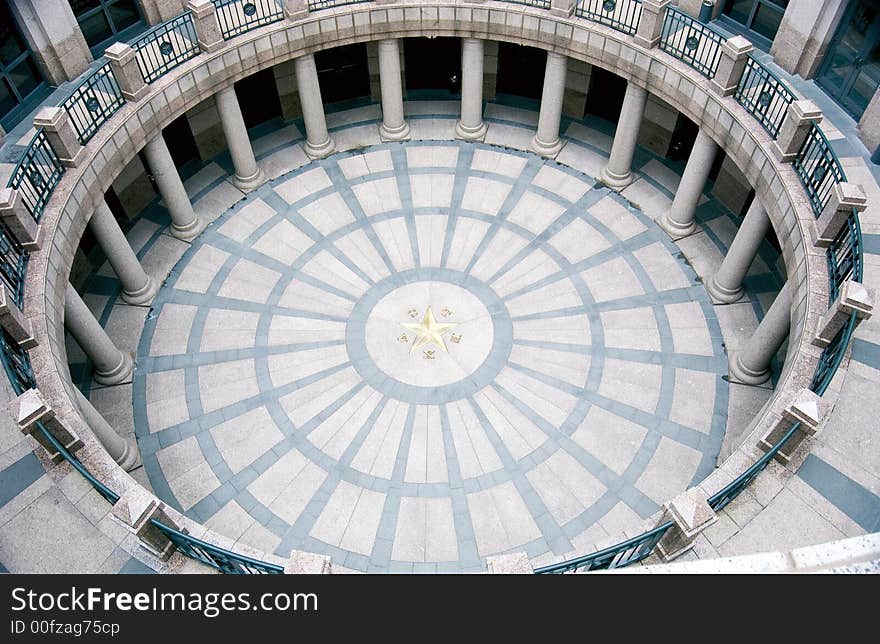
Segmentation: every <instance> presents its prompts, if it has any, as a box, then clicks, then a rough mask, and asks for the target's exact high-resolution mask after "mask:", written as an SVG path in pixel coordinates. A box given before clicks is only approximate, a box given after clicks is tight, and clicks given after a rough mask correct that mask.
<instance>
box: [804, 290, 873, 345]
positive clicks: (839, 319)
mask: <svg viewBox="0 0 880 644" xmlns="http://www.w3.org/2000/svg"><path fill="white" fill-rule="evenodd" d="M873 312H874V290H873V289H871V288H868V287H867V286H865V285H864V284H861V283H859V282H856V281H855V280H849V281H847V282H844V284H843V286H842V287H841V289H840V293H838V295H837V299H835V300H834V302H832V303H831V306H830V307H828V311H826V312H825V315H823V316H822V319H821V320H820V321H819V331H818V333H816V337H815V338H813V345H814V346H817V347H823V348H824V347H827V346H828V345H829V344H831V343H832V342H833V341H834V338H835V337H836V336H837V334H838V332H839V331H840V330H841V329H842V328H843V327H844V326H846V324H847V323H848V322H849V319H850V316H852V314H853V313H855V314H856V325H858V324H860V323H861V322H863V321H864V320H868V319H870V318H871V314H872V313H873Z"/></svg>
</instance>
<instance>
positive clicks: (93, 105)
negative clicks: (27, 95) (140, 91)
mask: <svg viewBox="0 0 880 644" xmlns="http://www.w3.org/2000/svg"><path fill="white" fill-rule="evenodd" d="M123 105H125V99H124V98H123V97H122V91H121V90H120V89H119V84H118V83H117V82H116V77H115V76H114V75H113V70H112V69H110V63H109V61H108V62H106V63H104V64H103V65H102V66H101V67H99V68H98V69H96V70H95V71H93V72H92V73H91V74H89V75H88V76H86V78H85V79H84V80H83V82H82V83H80V85H79V86H78V87H77V88H76V89H74V90H73V92H71V93H70V96H68V97H67V98H66V99H64V101H62V103H61V107H62V108H64V110H65V111H66V112H67V116H68V118H69V119H70V123H71V125H72V126H73V130H74V131H75V132H76V136H77V138H78V139H79V142H80V144H81V145H85V144H86V143H88V142H89V141H91V140H92V137H93V136H95V133H96V132H97V131H98V129H99V128H100V127H101V126H102V125H103V124H104V122H105V121H106V120H107V119H109V118H110V117H111V116H113V115H114V114H115V113H116V110H118V109H119V108H120V107H122V106H123Z"/></svg>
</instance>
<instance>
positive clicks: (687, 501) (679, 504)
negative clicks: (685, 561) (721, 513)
mask: <svg viewBox="0 0 880 644" xmlns="http://www.w3.org/2000/svg"><path fill="white" fill-rule="evenodd" d="M670 520H671V521H673V523H674V525H673V526H672V527H671V528H669V530H667V531H666V534H664V535H663V538H662V539H660V541H659V542H658V543H657V549H656V552H657V555H658V556H659V557H660V560H661V561H670V560H672V559H675V558H676V557H678V556H679V555H681V554H683V553H684V552H686V551H687V550H689V549H690V548H691V547H692V546H693V545H694V539H696V538H697V535H698V534H700V532H702V531H703V530H705V529H706V528H708V527H709V526H710V525H712V524H713V523H715V522H716V521H717V520H718V517H717V516H716V514H715V511H714V510H712V508H710V507H709V504H708V503H707V502H706V493H705V492H704V491H703V490H702V489H700V488H699V487H694V488H691V489H689V490H687V491H686V492H683V493H682V494H679V495H678V496H677V497H675V498H674V499H672V500H671V501H667V502H666V503H664V504H663V515H662V516H661V517H660V521H659V522H658V524H657V525H658V526H659V525H661V524H663V523H666V522H667V521H670Z"/></svg>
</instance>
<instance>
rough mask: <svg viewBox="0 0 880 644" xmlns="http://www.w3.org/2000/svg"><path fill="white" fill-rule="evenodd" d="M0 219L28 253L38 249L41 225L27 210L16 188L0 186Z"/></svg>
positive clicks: (41, 233)
mask: <svg viewBox="0 0 880 644" xmlns="http://www.w3.org/2000/svg"><path fill="white" fill-rule="evenodd" d="M0 220H2V221H3V223H4V224H6V227H7V228H8V229H9V232H11V233H12V236H13V237H15V240H16V241H17V242H18V243H19V245H21V247H22V249H23V250H26V251H27V252H29V253H32V252H34V251H37V250H40V241H41V238H42V235H43V227H42V226H40V225H39V224H38V223H37V222H36V220H35V219H34V217H33V215H31V213H29V212H28V210H27V208H26V207H25V205H24V200H23V199H22V197H21V193H19V191H18V190H13V189H12V188H0Z"/></svg>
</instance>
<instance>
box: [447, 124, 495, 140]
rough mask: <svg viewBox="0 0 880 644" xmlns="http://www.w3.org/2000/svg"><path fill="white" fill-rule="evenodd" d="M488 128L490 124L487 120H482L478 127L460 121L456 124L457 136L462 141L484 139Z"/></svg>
mask: <svg viewBox="0 0 880 644" xmlns="http://www.w3.org/2000/svg"><path fill="white" fill-rule="evenodd" d="M488 129H489V126H488V125H486V122H485V121H481V122H480V124H479V125H478V126H477V127H470V126H467V125H464V124H463V123H462V122H461V121H458V122H457V123H456V124H455V138H456V139H461V140H462V141H482V140H483V139H485V138H486V132H487V131H488Z"/></svg>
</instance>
